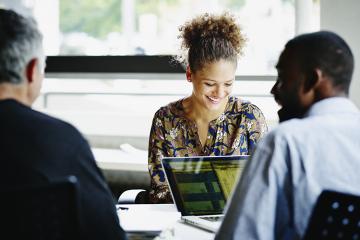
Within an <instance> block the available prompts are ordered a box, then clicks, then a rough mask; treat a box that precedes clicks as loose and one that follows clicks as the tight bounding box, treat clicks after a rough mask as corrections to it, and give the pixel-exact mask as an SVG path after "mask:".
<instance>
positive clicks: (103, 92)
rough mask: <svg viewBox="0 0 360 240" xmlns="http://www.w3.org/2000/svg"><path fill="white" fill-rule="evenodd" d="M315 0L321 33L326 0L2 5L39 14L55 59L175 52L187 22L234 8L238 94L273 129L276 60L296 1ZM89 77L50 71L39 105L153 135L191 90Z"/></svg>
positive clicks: (46, 0)
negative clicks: (155, 121)
mask: <svg viewBox="0 0 360 240" xmlns="http://www.w3.org/2000/svg"><path fill="white" fill-rule="evenodd" d="M309 1H311V4H312V8H311V12H310V13H308V14H309V16H312V19H313V22H311V24H312V28H313V30H316V29H317V28H318V24H319V23H318V19H319V1H318V0H306V1H298V2H297V0H101V1H98V0H0V6H5V7H9V8H15V9H17V10H18V11H20V12H22V13H25V14H33V15H34V16H35V17H36V19H37V21H38V23H39V27H40V29H41V30H42V32H43V33H44V37H45V38H44V46H45V51H46V54H47V55H48V56H56V55H67V56H75V55H77V56H79V55H80V56H94V55H96V56H108V55H115V56H124V55H174V54H178V53H179V51H178V50H179V40H178V38H177V36H178V34H179V31H178V27H179V26H180V25H182V24H183V23H185V21H187V20H190V19H191V18H193V17H194V16H196V15H198V14H202V13H204V12H209V13H221V12H224V11H228V12H230V13H232V14H234V15H235V16H236V17H237V19H238V22H239V24H240V26H241V27H242V29H243V32H244V33H245V35H246V37H247V44H246V48H245V49H244V54H243V56H242V57H241V59H240V61H239V65H238V70H237V76H238V77H237V79H238V81H236V84H235V86H234V90H233V93H234V95H238V96H240V97H243V98H244V99H246V100H250V101H251V102H253V103H255V104H256V105H258V106H259V107H260V108H261V109H262V111H263V112H264V114H265V117H266V118H267V121H268V122H269V124H270V126H273V125H275V124H276V122H277V115H276V111H277V109H278V106H277V105H276V103H275V101H274V100H273V99H272V97H271V95H270V94H269V92H270V89H271V87H272V85H273V83H274V80H275V77H274V76H275V74H276V72H275V68H274V65H275V64H276V61H277V58H278V56H279V53H280V51H281V50H282V48H283V46H284V44H285V42H286V41H287V40H288V39H290V38H292V37H293V36H294V35H295V29H296V28H295V26H296V24H298V25H299V24H301V23H296V21H295V16H296V6H297V5H299V4H303V3H305V2H309ZM297 3H299V4H297ZM99 64H100V63H99ZM138 67H139V68H141V66H138ZM87 76H88V75H87V74H86V70H85V69H84V74H83V75H81V74H80V75H79V74H78V75H76V76H72V75H71V73H68V74H67V77H66V78H64V77H63V76H61V75H56V74H55V75H47V78H46V80H45V81H44V85H43V89H42V91H43V92H42V96H41V97H40V98H39V99H38V101H37V102H36V105H35V107H36V108H38V109H39V110H41V111H45V112H48V113H50V114H53V115H56V116H58V117H60V118H62V119H65V120H67V121H70V122H72V123H73V124H74V125H76V126H77V127H78V128H79V129H80V130H81V131H82V132H83V133H84V134H85V135H88V136H91V135H96V136H119V137H124V136H125V137H141V138H143V139H146V138H147V137H148V133H149V130H150V125H151V120H152V117H153V114H154V112H155V111H156V110H157V109H158V108H159V107H160V106H163V105H165V104H167V103H168V102H170V101H174V100H177V99H179V98H181V97H184V96H186V95H188V94H190V93H191V92H190V91H191V85H190V84H188V83H187V82H186V81H185V75H184V74H165V75H161V74H158V75H157V74H148V75H147V74H139V75H136V74H133V75H132V76H130V77H129V76H128V75H126V74H125V75H124V74H122V75H121V74H119V75H118V76H116V75H115V76H114V75H112V76H111V77H110V76H108V75H106V74H97V75H95V77H94V76H91V77H87ZM124 76H125V77H124ZM146 145H147V142H146V141H144V143H143V145H142V146H141V147H142V148H146Z"/></svg>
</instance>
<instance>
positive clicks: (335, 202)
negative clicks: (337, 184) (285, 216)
mask: <svg viewBox="0 0 360 240" xmlns="http://www.w3.org/2000/svg"><path fill="white" fill-rule="evenodd" d="M310 239H350V240H357V239H359V240H360V196H355V195H350V194H345V193H339V192H334V191H328V190H325V191H323V192H322V193H321V194H320V196H319V198H318V200H317V202H316V205H315V207H314V210H313V212H312V215H311V218H310V221H309V224H308V227H307V230H306V233H305V237H304V240H310Z"/></svg>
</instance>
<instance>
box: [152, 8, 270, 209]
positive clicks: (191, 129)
mask: <svg viewBox="0 0 360 240" xmlns="http://www.w3.org/2000/svg"><path fill="white" fill-rule="evenodd" d="M179 30H180V36H179V37H180V38H181V39H182V49H183V50H184V51H185V52H186V54H185V57H184V58H183V59H185V60H184V63H185V64H186V66H187V68H186V79H187V81H188V82H190V83H192V85H193V91H192V94H191V96H189V97H186V98H183V99H180V100H178V101H176V102H172V103H170V104H168V105H167V106H165V107H162V108H160V109H159V110H158V111H157V112H156V113H155V116H154V119H153V123H152V127H151V132H150V139H149V171H150V175H151V191H150V202H152V203H167V202H171V201H172V199H171V195H170V192H169V188H168V185H167V183H166V181H165V176H164V172H163V170H162V167H161V162H160V160H161V158H162V157H167V156H177V157H184V156H197V155H207V156H211V155H242V154H250V153H251V151H252V150H253V149H254V146H255V144H256V143H257V142H258V141H259V139H260V138H261V137H262V136H263V135H264V133H265V132H266V131H267V126H266V122H265V118H264V115H263V114H262V112H261V111H260V109H259V108H258V107H256V106H255V105H254V104H251V103H249V102H245V101H243V100H241V99H239V98H236V97H233V96H230V94H231V91H232V86H233V83H234V81H235V72H236V67H237V59H238V56H239V55H240V54H241V50H242V48H243V46H244V43H245V38H244V36H243V35H242V33H241V31H240V28H239V26H238V25H237V24H236V22H235V18H234V17H233V16H231V15H229V14H227V13H225V14H222V15H219V16H217V15H209V14H204V15H201V16H199V17H196V18H194V19H193V20H192V21H190V22H187V23H185V25H183V26H181V27H180V29H179Z"/></svg>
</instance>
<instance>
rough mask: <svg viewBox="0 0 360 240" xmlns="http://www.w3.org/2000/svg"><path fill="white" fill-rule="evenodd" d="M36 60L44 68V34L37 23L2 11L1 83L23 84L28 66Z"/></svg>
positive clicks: (0, 43)
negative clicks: (31, 61)
mask: <svg viewBox="0 0 360 240" xmlns="http://www.w3.org/2000/svg"><path fill="white" fill-rule="evenodd" d="M34 58H37V59H38V60H39V66H40V68H43V67H44V66H43V64H44V62H45V56H44V53H43V46H42V34H41V33H40V31H39V30H38V28H37V23H36V21H35V20H34V19H33V18H31V17H27V18H25V17H23V16H21V15H19V14H17V13H16V12H14V11H12V10H6V9H0V83H12V84H20V83H22V82H23V81H24V77H23V72H24V70H25V68H26V65H27V64H28V63H29V61H30V60H31V59H34ZM41 70H42V69H41Z"/></svg>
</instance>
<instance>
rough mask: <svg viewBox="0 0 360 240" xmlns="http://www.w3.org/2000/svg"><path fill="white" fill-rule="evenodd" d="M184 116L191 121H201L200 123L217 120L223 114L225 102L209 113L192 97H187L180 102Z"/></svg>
mask: <svg viewBox="0 0 360 240" xmlns="http://www.w3.org/2000/svg"><path fill="white" fill-rule="evenodd" d="M182 104H183V108H184V112H185V116H186V117H187V118H188V119H190V120H193V121H195V122H198V121H202V122H211V121H212V120H215V119H217V118H218V117H220V115H221V114H223V113H224V111H225V108H226V105H227V101H226V102H225V103H224V105H223V106H222V107H221V108H219V109H217V110H214V111H210V110H209V109H207V108H205V107H204V106H203V105H201V104H200V103H199V102H198V101H196V99H195V98H194V97H193V96H190V97H187V98H185V99H184V101H183V102H182Z"/></svg>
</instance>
